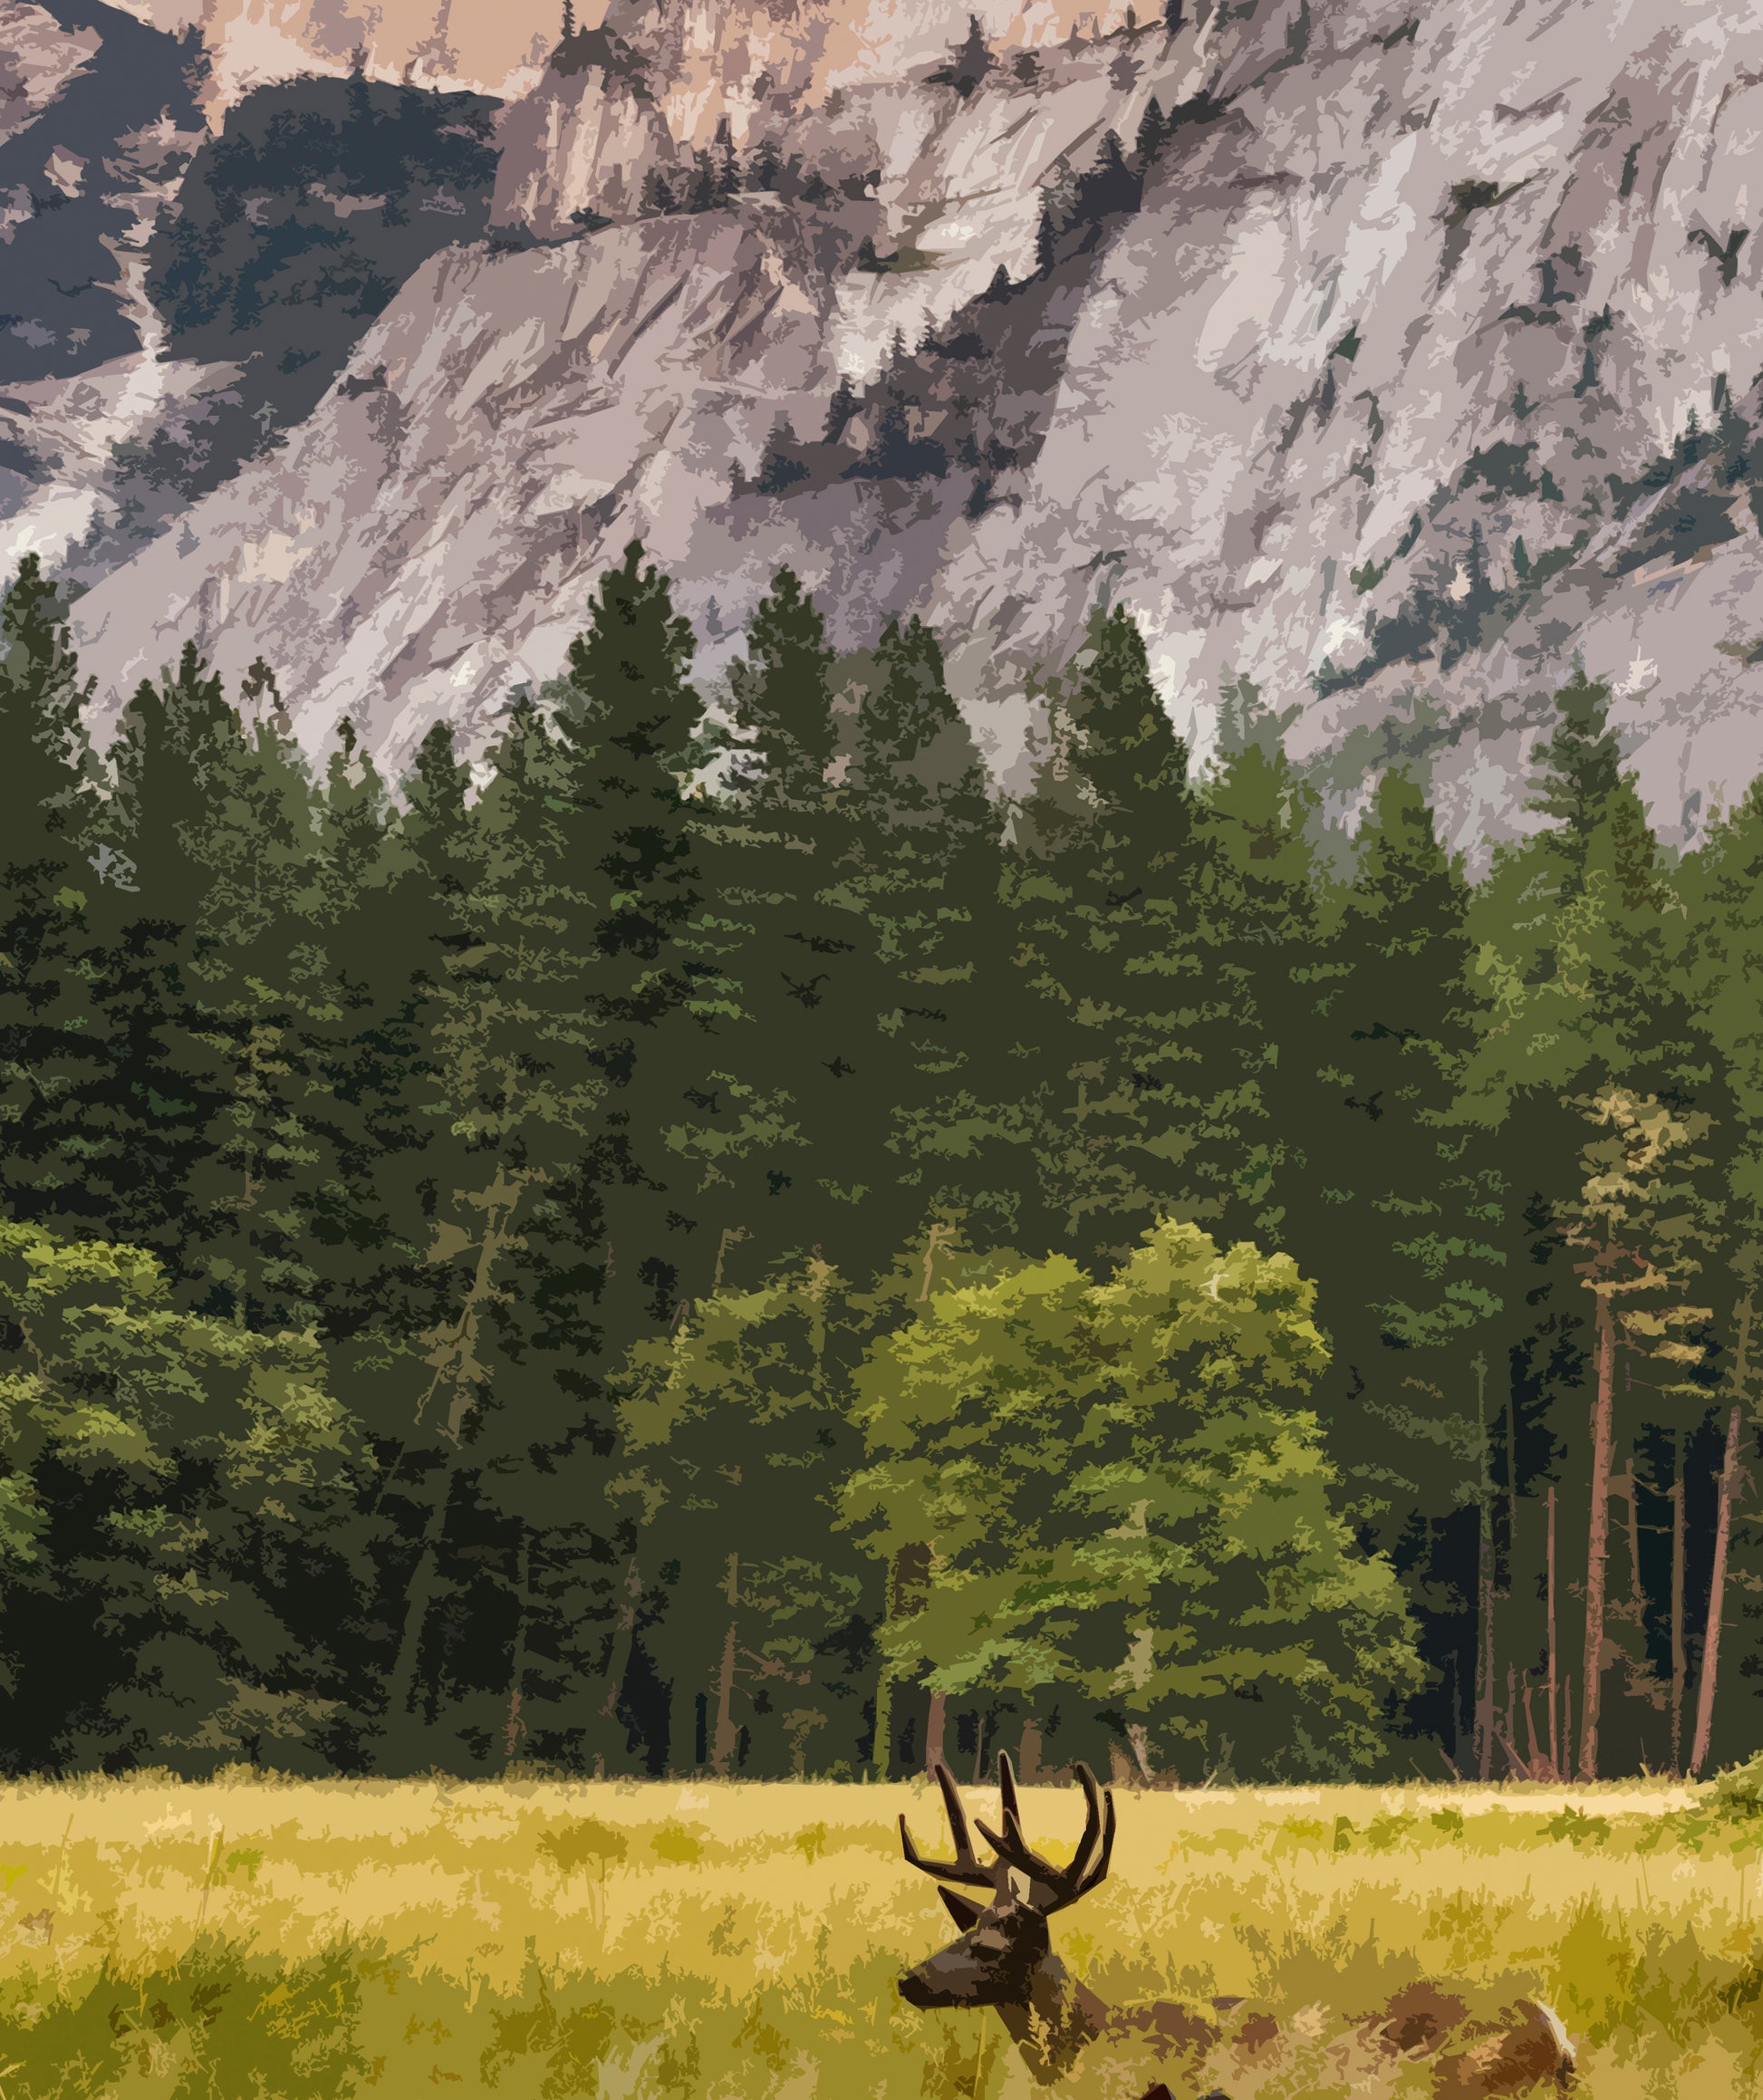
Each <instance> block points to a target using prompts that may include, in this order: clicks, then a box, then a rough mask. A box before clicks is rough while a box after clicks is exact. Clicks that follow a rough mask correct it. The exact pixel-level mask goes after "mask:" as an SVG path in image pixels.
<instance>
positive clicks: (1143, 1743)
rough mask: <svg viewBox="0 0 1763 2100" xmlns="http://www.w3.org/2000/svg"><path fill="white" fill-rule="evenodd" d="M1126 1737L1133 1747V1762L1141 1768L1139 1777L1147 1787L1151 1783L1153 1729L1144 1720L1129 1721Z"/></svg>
mask: <svg viewBox="0 0 1763 2100" xmlns="http://www.w3.org/2000/svg"><path fill="white" fill-rule="evenodd" d="M1126 1739H1127V1741H1128V1742H1129V1743H1130V1744H1131V1745H1132V1762H1133V1763H1134V1764H1135V1765H1136V1766H1137V1767H1138V1768H1139V1777H1140V1779H1141V1781H1142V1783H1143V1784H1144V1785H1145V1786H1147V1787H1149V1786H1150V1785H1151V1730H1150V1729H1148V1728H1147V1727H1146V1726H1145V1724H1144V1723H1143V1721H1142V1720H1133V1721H1128V1722H1127V1724H1126Z"/></svg>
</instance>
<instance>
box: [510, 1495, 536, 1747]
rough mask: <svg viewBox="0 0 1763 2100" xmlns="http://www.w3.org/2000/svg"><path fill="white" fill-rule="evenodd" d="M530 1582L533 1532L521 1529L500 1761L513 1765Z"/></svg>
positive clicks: (522, 1729)
mask: <svg viewBox="0 0 1763 2100" xmlns="http://www.w3.org/2000/svg"><path fill="white" fill-rule="evenodd" d="M532 1583H533V1535H532V1533H531V1532H530V1531H527V1530H525V1529H524V1528H523V1530H522V1532H521V1537H520V1614H519V1616H518V1617H517V1618H516V1619H515V1652H514V1658H513V1661H512V1662H511V1664H510V1666H509V1670H508V1722H507V1728H506V1742H505V1745H504V1748H503V1760H504V1762H505V1763H506V1764H509V1765H512V1764H513V1763H514V1761H515V1757H516V1756H517V1754H518V1753H519V1749H520V1743H521V1738H522V1737H523V1736H525V1733H526V1723H525V1721H524V1720H523V1719H521V1718H520V1702H521V1699H522V1696H523V1694H524V1692H525V1687H526V1601H527V1596H528V1593H529V1592H530V1590H531V1588H532Z"/></svg>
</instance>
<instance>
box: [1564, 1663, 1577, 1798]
mask: <svg viewBox="0 0 1763 2100" xmlns="http://www.w3.org/2000/svg"><path fill="white" fill-rule="evenodd" d="M1561 1757H1562V1766H1561V1774H1562V1777H1564V1778H1565V1777H1566V1775H1567V1773H1568V1771H1569V1770H1570V1769H1571V1768H1572V1765H1573V1761H1574V1673H1573V1671H1571V1670H1570V1671H1568V1672H1567V1674H1566V1677H1565V1678H1563V1679H1562V1681H1561Z"/></svg>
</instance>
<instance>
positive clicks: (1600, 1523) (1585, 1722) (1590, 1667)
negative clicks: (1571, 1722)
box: [1579, 1291, 1616, 1781]
mask: <svg viewBox="0 0 1763 2100" xmlns="http://www.w3.org/2000/svg"><path fill="white" fill-rule="evenodd" d="M1597 1305H1598V1312H1597V1336H1598V1356H1597V1361H1598V1379H1597V1392H1596V1394H1595V1396H1594V1399H1593V1402H1592V1521H1591V1528H1590V1533H1589V1536H1588V1537H1587V1539H1586V1545H1585V1689H1584V1692H1583V1694H1582V1697H1581V1700H1580V1722H1579V1777H1581V1778H1582V1779H1585V1780H1588V1781H1589V1780H1593V1779H1595V1778H1596V1777H1597V1776H1598V1710H1599V1707H1600V1705H1601V1703H1602V1698H1603V1677H1604V1582H1605V1579H1606V1576H1607V1574H1608V1570H1609V1560H1610V1462H1611V1444H1612V1436H1611V1431H1612V1427H1613V1423H1614V1415H1615V1408H1616V1323H1615V1321H1614V1318H1613V1317H1612V1316H1611V1312H1610V1299H1609V1296H1608V1295H1607V1294H1606V1293H1605V1292H1603V1291H1599V1292H1598V1293H1597Z"/></svg>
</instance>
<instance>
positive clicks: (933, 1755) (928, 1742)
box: [924, 1691, 949, 1778]
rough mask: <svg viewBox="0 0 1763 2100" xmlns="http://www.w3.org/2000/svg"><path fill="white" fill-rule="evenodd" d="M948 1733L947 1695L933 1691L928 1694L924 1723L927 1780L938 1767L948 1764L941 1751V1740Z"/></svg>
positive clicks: (946, 1693) (943, 1692)
mask: <svg viewBox="0 0 1763 2100" xmlns="http://www.w3.org/2000/svg"><path fill="white" fill-rule="evenodd" d="M948 1732H949V1694H948V1692H946V1691H933V1692H932V1693H931V1694H930V1713H929V1714H928V1715H927V1716H926V1718H925V1723H924V1770H925V1777H927V1778H928V1777H930V1774H931V1773H933V1772H934V1771H935V1770H936V1768H937V1767H938V1766H939V1765H946V1764H947V1763H948V1762H949V1759H948V1758H947V1756H946V1755H945V1754H944V1750H943V1739H944V1737H945V1736H946V1735H947V1734H948Z"/></svg>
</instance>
